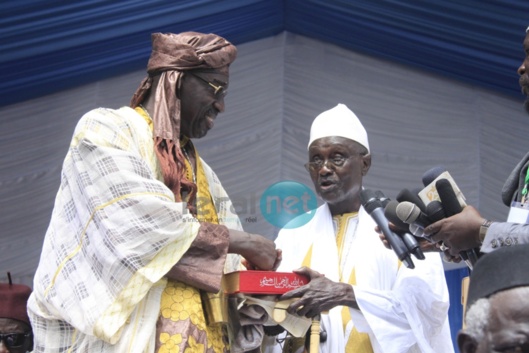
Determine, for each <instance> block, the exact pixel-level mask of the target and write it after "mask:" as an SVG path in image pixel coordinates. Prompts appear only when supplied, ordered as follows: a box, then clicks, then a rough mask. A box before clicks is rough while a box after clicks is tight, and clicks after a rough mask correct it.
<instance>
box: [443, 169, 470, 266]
mask: <svg viewBox="0 0 529 353" xmlns="http://www.w3.org/2000/svg"><path fill="white" fill-rule="evenodd" d="M435 188H436V189H437V194H438V195H439V199H441V204H442V205H443V209H444V211H445V214H446V217H450V216H453V215H455V214H458V213H460V212H461V211H462V210H463V207H462V206H461V204H460V203H459V199H458V198H457V195H456V193H455V191H454V188H453V187H452V184H451V183H450V181H449V180H448V179H444V178H443V179H439V180H437V181H436V182H435ZM459 256H461V258H462V259H463V260H464V261H465V263H466V264H467V266H468V267H469V268H470V269H472V268H473V266H474V264H475V263H476V261H478V253H477V251H476V249H470V250H466V251H461V252H460V253H459Z"/></svg>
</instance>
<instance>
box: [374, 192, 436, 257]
mask: <svg viewBox="0 0 529 353" xmlns="http://www.w3.org/2000/svg"><path fill="white" fill-rule="evenodd" d="M398 204H399V203H398V202H397V201H389V202H388V203H387V204H386V207H384V215H385V216H386V218H387V219H388V220H389V221H390V222H391V223H393V225H394V226H395V227H397V229H398V230H397V231H396V233H397V235H399V236H400V237H401V238H402V241H403V242H404V245H406V248H408V250H409V251H410V252H411V253H412V254H413V255H414V256H415V257H416V258H417V259H419V260H424V259H425V258H426V257H425V256H424V253H423V252H422V250H421V246H420V245H419V242H418V241H417V239H415V237H414V236H413V235H412V234H410V230H409V226H408V224H406V223H404V222H402V221H401V220H400V218H399V217H397V213H396V208H397V205H398Z"/></svg>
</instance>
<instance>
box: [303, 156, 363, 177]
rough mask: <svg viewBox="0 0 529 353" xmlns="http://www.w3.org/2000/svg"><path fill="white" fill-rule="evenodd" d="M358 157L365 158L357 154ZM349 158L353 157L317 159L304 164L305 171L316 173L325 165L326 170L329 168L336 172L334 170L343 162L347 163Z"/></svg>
mask: <svg viewBox="0 0 529 353" xmlns="http://www.w3.org/2000/svg"><path fill="white" fill-rule="evenodd" d="M355 155H356V154H355ZM358 155H359V156H365V154H364V153H359V154H358ZM351 157H353V155H351V156H349V157H344V156H334V157H332V158H329V159H327V160H326V161H325V160H323V159H319V160H317V161H312V162H308V163H305V169H307V170H308V171H309V172H317V171H319V170H320V169H321V168H323V166H324V165H325V166H327V168H329V167H331V168H332V169H333V170H336V168H340V167H342V166H343V165H344V164H345V162H347V160H348V159H350V158H351Z"/></svg>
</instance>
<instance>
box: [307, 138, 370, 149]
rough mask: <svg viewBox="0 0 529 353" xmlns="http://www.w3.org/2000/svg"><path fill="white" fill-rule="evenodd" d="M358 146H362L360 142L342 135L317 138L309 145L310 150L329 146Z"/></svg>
mask: <svg viewBox="0 0 529 353" xmlns="http://www.w3.org/2000/svg"><path fill="white" fill-rule="evenodd" d="M356 146H362V145H361V144H359V143H358V142H356V141H354V140H351V139H349V138H347V137H342V136H326V137H321V138H319V139H316V140H314V141H312V143H311V144H310V146H309V151H310V150H318V149H320V148H328V147H337V148H339V147H344V148H351V147H356Z"/></svg>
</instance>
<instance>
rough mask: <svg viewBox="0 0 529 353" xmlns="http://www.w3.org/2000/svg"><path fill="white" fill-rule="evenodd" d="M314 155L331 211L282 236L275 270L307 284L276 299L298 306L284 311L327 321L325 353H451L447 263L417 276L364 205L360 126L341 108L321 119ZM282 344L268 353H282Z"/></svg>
mask: <svg viewBox="0 0 529 353" xmlns="http://www.w3.org/2000/svg"><path fill="white" fill-rule="evenodd" d="M308 152H309V162H308V163H307V164H306V165H305V166H306V168H307V170H308V172H309V173H310V176H311V179H312V181H313V183H314V187H315V189H316V192H317V193H318V195H319V196H320V197H321V198H322V199H323V201H325V203H324V204H323V205H322V206H320V207H319V208H318V209H317V211H316V213H315V215H314V217H313V218H312V219H311V220H310V221H309V222H308V223H306V224H305V225H303V226H301V227H299V228H294V229H283V230H281V232H280V233H279V235H278V238H277V239H276V244H277V246H278V247H279V248H281V249H282V250H283V262H282V264H281V266H280V268H279V269H278V270H279V271H295V272H297V273H300V274H305V275H307V276H309V277H310V278H311V281H310V283H309V284H308V285H306V286H303V287H300V288H298V289H295V290H292V291H290V292H288V293H287V294H284V295H283V296H282V297H281V298H280V299H281V300H283V299H284V300H286V299H292V298H299V299H294V301H293V302H292V304H291V305H290V306H289V308H288V311H289V312H291V313H297V314H298V315H302V316H307V317H315V316H317V315H318V314H320V313H321V325H322V331H325V333H324V334H323V335H320V348H319V352H320V353H325V352H329V353H338V352H355V353H364V352H383V353H392V352H395V353H404V352H423V353H426V352H439V353H449V352H453V346H452V341H451V338H450V330H449V325H448V307H449V300H448V290H447V286H446V282H445V278H444V271H443V265H442V261H441V258H440V257H439V255H438V254H435V253H430V254H427V255H426V259H425V260H422V261H417V264H416V267H415V269H408V268H406V266H402V264H401V263H400V262H399V260H398V258H397V256H396V255H395V254H394V252H393V251H389V250H388V249H386V248H385V247H384V245H383V244H382V242H381V241H380V240H379V237H378V234H377V233H376V232H375V223H374V221H373V220H372V218H371V217H370V216H369V214H368V213H367V212H366V211H365V210H364V209H363V208H362V206H361V201H360V192H361V190H362V179H363V177H364V176H365V175H366V174H367V172H368V171H369V168H370V166H371V155H370V150H369V142H368V137H367V133H366V130H365V129H364V127H363V126H362V123H361V122H360V121H359V120H358V118H357V117H356V115H355V114H354V113H353V112H352V111H351V110H349V109H348V108H347V107H346V106H345V105H343V104H338V105H337V106H336V107H334V108H332V109H330V110H328V111H325V112H323V113H321V114H320V115H319V116H318V117H316V119H315V120H314V122H313V124H312V127H311V131H310V141H309V145H308ZM286 228H288V227H286ZM300 267H303V268H301V269H299V268H300ZM298 269H299V270H298ZM279 346H280V345H279V344H276V345H275V346H274V347H273V348H269V349H268V350H267V352H274V353H275V352H281V348H280V347H279ZM284 346H285V347H287V346H289V344H288V342H286V343H285V344H284ZM293 351H295V350H293Z"/></svg>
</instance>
